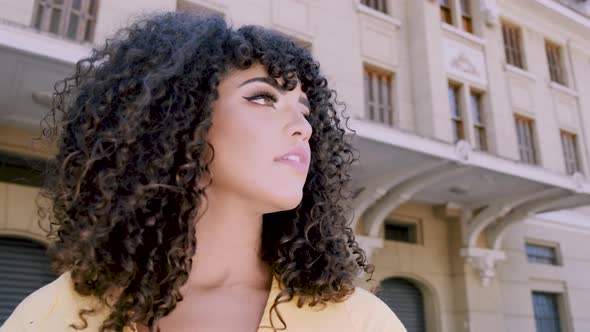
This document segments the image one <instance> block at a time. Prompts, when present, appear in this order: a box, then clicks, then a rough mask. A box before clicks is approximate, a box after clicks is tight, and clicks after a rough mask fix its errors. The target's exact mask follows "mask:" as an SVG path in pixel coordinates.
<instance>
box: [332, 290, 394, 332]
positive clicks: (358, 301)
mask: <svg viewBox="0 0 590 332" xmlns="http://www.w3.org/2000/svg"><path fill="white" fill-rule="evenodd" d="M344 305H345V306H346V308H347V310H348V314H349V315H350V318H351V321H352V323H353V324H354V325H355V327H356V330H357V331H359V332H364V331H375V332H381V331H383V332H385V331H387V332H406V329H405V327H404V326H403V324H402V323H401V321H400V320H399V319H398V318H397V316H396V315H395V313H394V312H393V311H392V310H391V309H390V308H389V306H387V304H385V303H384V302H383V301H381V299H379V298H378V297H377V296H376V295H374V294H373V293H371V292H369V291H367V290H365V289H363V288H360V287H356V288H355V290H354V293H353V294H352V295H351V296H350V297H349V298H348V299H347V300H346V301H345V302H344Z"/></svg>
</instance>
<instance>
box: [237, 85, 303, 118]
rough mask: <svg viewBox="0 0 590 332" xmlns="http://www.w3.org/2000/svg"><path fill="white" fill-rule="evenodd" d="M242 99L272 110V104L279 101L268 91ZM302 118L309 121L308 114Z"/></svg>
mask: <svg viewBox="0 0 590 332" xmlns="http://www.w3.org/2000/svg"><path fill="white" fill-rule="evenodd" d="M243 98H244V99H246V100H247V101H250V102H253V103H255V104H258V105H261V106H268V107H272V108H275V107H274V104H275V103H276V102H277V101H278V100H279V98H278V97H277V95H276V94H274V93H272V92H268V91H259V92H256V93H254V94H253V95H251V96H249V97H243ZM259 100H262V101H263V102H259ZM303 116H304V117H305V118H306V119H309V118H310V116H311V115H310V114H309V112H305V113H304V114H303Z"/></svg>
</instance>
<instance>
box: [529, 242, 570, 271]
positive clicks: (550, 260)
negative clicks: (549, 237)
mask: <svg viewBox="0 0 590 332" xmlns="http://www.w3.org/2000/svg"><path fill="white" fill-rule="evenodd" d="M535 248H539V249H549V251H551V252H552V253H553V255H551V256H541V255H532V254H530V251H529V249H535ZM524 249H525V255H526V258H527V262H528V263H529V264H541V265H549V266H563V263H562V262H563V261H562V259H561V254H560V252H561V251H560V249H559V244H557V243H552V242H547V241H541V240H531V239H527V240H525V244H524Z"/></svg>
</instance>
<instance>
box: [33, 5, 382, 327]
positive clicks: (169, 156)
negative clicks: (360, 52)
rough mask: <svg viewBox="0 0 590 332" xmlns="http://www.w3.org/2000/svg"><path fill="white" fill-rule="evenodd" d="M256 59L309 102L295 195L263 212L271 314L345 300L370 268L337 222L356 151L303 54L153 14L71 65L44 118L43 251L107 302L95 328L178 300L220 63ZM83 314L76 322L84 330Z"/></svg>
mask: <svg viewBox="0 0 590 332" xmlns="http://www.w3.org/2000/svg"><path fill="white" fill-rule="evenodd" d="M254 64H261V65H263V66H264V68H266V70H267V72H268V74H269V75H270V76H272V77H275V78H283V79H284V82H285V83H284V85H285V87H286V88H287V89H293V88H295V86H296V84H298V83H297V80H299V81H300V84H301V87H302V91H303V92H304V93H305V94H306V95H307V97H308V99H309V102H310V105H311V110H312V112H311V115H310V117H309V119H308V121H309V122H310V124H311V125H312V127H313V135H312V136H311V137H310V140H309V142H310V146H311V152H312V160H311V165H310V169H309V174H308V177H307V180H306V183H305V186H304V189H303V199H302V201H301V203H300V204H299V206H298V207H296V208H295V209H293V210H288V211H281V212H277V213H271V214H266V215H264V216H263V231H262V249H261V253H260V255H261V259H262V260H263V261H264V262H266V263H267V264H268V265H269V266H270V267H271V271H272V273H273V275H274V276H276V277H277V278H278V279H279V280H280V281H281V282H282V284H283V285H284V286H285V288H284V290H283V291H282V292H281V293H280V294H279V295H278V296H277V298H276V299H275V300H274V304H273V305H272V308H271V311H272V310H275V311H277V305H278V304H280V303H283V302H289V301H291V300H292V299H293V298H294V297H295V296H299V301H298V303H297V305H298V306H299V307H301V306H303V305H304V304H306V303H307V304H309V305H310V306H314V305H317V304H326V303H327V302H330V301H342V300H344V299H346V298H347V297H348V296H349V295H350V294H352V292H353V291H354V284H353V282H354V281H355V278H356V277H358V276H360V275H361V274H362V272H366V273H371V274H372V270H373V266H372V265H370V264H368V262H367V259H366V256H365V254H364V252H363V251H362V250H361V249H360V248H359V246H358V244H357V242H356V241H355V238H354V233H353V230H352V229H351V228H350V225H349V222H347V220H346V218H345V216H346V215H347V212H349V211H347V208H346V206H347V203H346V202H348V201H349V199H350V198H351V191H350V190H349V187H348V183H349V181H350V176H349V174H348V168H349V166H350V165H351V164H352V163H353V162H354V161H355V160H356V159H357V157H356V153H355V151H354V150H353V149H352V146H351V145H350V143H348V142H347V141H346V140H345V136H344V135H345V130H344V129H343V128H342V122H341V119H340V116H339V113H340V112H339V111H338V109H337V108H339V107H340V106H342V104H341V103H339V102H337V101H336V93H335V91H333V90H331V89H329V88H328V86H327V80H326V78H325V77H324V76H323V75H322V74H321V73H320V70H319V64H318V63H317V62H316V61H315V60H314V59H313V58H312V56H311V54H310V52H309V51H308V50H307V49H305V48H304V47H302V46H299V45H298V44H297V43H295V42H294V41H292V40H291V39H289V38H288V37H287V36H285V35H283V34H281V33H278V32H274V31H271V30H268V29H264V28H261V27H258V26H243V27H241V28H239V29H233V28H231V27H228V26H227V25H226V23H225V21H224V20H223V19H222V18H221V17H215V16H213V17H207V16H197V15H193V14H189V13H165V14H159V15H156V16H153V17H148V18H145V19H142V20H141V21H139V22H137V23H135V24H132V25H131V26H130V27H128V28H125V29H123V30H121V31H119V32H118V33H117V34H116V35H115V37H114V38H112V39H108V40H107V42H106V44H105V46H104V47H103V48H101V49H94V50H93V51H92V53H91V55H90V56H88V57H87V58H84V59H82V60H80V61H78V62H77V64H76V69H75V72H74V74H73V75H72V76H71V77H68V78H66V79H64V80H62V81H60V82H58V83H57V84H56V86H55V90H56V92H55V94H54V102H53V107H52V109H51V111H50V112H49V114H48V115H47V116H46V117H45V118H44V121H43V125H42V129H43V134H42V136H43V137H44V138H47V139H49V140H50V141H54V142H55V143H56V144H57V148H58V151H57V154H56V156H55V159H54V160H52V161H51V167H50V171H49V172H48V176H47V180H46V182H45V184H44V188H42V194H43V196H45V197H46V198H48V199H49V200H50V202H51V204H52V205H51V207H50V208H43V207H40V208H39V214H40V215H41V217H45V218H47V219H48V220H49V230H48V231H49V233H50V236H51V237H52V240H53V243H52V245H51V246H50V249H49V253H50V255H51V258H52V260H53V262H54V265H55V268H56V270H57V271H59V272H65V271H70V272H71V277H72V280H73V284H74V289H75V290H76V292H78V293H79V294H81V295H85V296H94V297H96V298H98V299H99V300H100V301H101V302H102V303H104V304H108V305H109V306H110V309H111V311H110V315H109V316H108V318H107V319H106V320H105V321H104V322H103V323H102V326H101V331H107V330H113V331H122V329H123V328H124V327H125V326H128V325H129V324H130V323H132V322H140V323H142V324H146V325H147V326H149V328H150V331H154V330H159V328H158V321H159V320H160V319H161V318H162V317H164V316H166V315H167V314H169V313H170V312H171V311H172V310H173V309H174V308H175V306H176V304H177V303H178V301H181V300H182V298H183V297H182V294H181V293H180V290H179V288H180V287H181V286H182V285H183V284H185V283H186V282H187V279H188V274H189V272H190V270H191V264H192V257H193V256H194V254H195V250H196V249H195V246H196V239H195V222H196V219H198V212H199V210H200V209H201V206H202V202H203V200H204V198H206V197H204V196H203V195H204V189H205V188H203V186H199V185H198V184H199V183H200V181H199V180H200V179H204V178H206V177H207V176H209V175H210V174H209V163H210V161H211V160H204V159H205V158H204V156H205V155H207V151H208V149H212V148H213V147H212V146H211V145H210V144H209V143H208V142H207V132H208V130H209V128H210V127H211V115H212V114H211V105H212V102H213V101H214V100H216V98H218V93H217V87H218V85H219V83H220V81H221V80H222V79H223V77H224V75H225V74H227V73H228V71H230V70H236V69H237V70H240V69H246V68H249V67H250V66H252V65H254ZM344 119H346V120H348V118H347V117H344ZM211 151H212V150H211ZM213 152H214V151H213ZM213 155H214V153H213ZM279 220H280V221H281V222H278V221H279ZM114 290H117V293H116V294H117V295H116V297H115V298H114V299H113V298H112V297H111V295H110V294H112V292H113V291H114ZM277 313H278V311H277ZM86 314H89V312H87V311H82V312H80V313H79V315H80V318H81V320H82V322H83V324H79V325H78V326H75V327H76V328H78V329H84V328H85V327H86V326H87V321H86V319H85V318H84V316H85V315H86ZM279 317H280V313H279ZM281 322H282V324H283V325H284V326H286V325H285V322H284V320H283V318H282V317H281Z"/></svg>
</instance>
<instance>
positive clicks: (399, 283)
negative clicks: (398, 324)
mask: <svg viewBox="0 0 590 332" xmlns="http://www.w3.org/2000/svg"><path fill="white" fill-rule="evenodd" d="M379 288H380V289H379V292H378V293H377V296H378V297H379V298H380V299H381V300H383V302H385V303H386V304H387V305H388V306H389V307H390V308H391V310H393V311H394V312H395V314H396V315H397V317H398V318H399V319H400V320H401V321H402V323H403V324H404V326H405V327H406V329H407V330H408V332H426V324H425V322H424V299H423V297H422V292H421V291H420V289H418V287H416V286H415V285H414V284H413V283H412V282H410V281H408V280H407V279H403V278H388V279H385V280H383V281H382V282H381V284H380V287H379Z"/></svg>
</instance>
